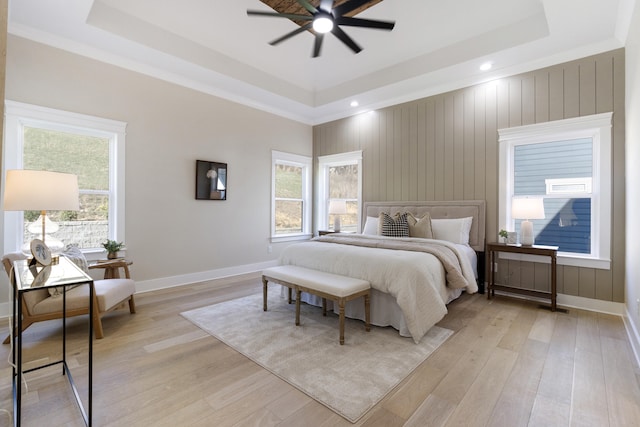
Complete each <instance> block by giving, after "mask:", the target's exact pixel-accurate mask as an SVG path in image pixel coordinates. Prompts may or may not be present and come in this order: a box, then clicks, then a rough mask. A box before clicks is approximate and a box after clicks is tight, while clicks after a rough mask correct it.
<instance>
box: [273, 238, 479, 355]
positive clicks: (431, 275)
mask: <svg viewBox="0 0 640 427" xmlns="http://www.w3.org/2000/svg"><path fill="white" fill-rule="evenodd" d="M349 238H350V239H353V238H354V237H353V236H350V237H349ZM358 239H362V240H363V242H364V244H365V245H371V244H372V242H374V240H380V239H382V240H384V239H390V240H389V241H390V242H393V244H395V245H398V242H402V247H405V246H407V248H408V246H410V245H418V247H417V248H416V250H418V251H411V250H404V249H403V250H398V249H383V248H379V247H366V246H365V247H363V246H355V245H353V244H339V243H328V242H323V241H320V240H318V239H315V240H312V241H310V242H304V243H299V244H295V245H291V246H289V247H287V248H286V249H285V250H284V251H283V253H282V255H281V256H280V264H292V265H299V266H302V267H307V268H313V269H316V270H321V271H327V272H331V273H335V274H341V275H345V276H350V277H355V278H360V279H365V280H368V281H369V282H370V283H371V287H372V288H374V289H377V290H379V291H381V292H384V293H388V294H390V295H392V296H393V297H394V298H395V300H396V302H397V303H398V306H399V307H400V309H401V310H402V313H403V315H404V317H405V321H406V325H407V328H408V330H409V333H410V334H411V336H412V338H413V339H414V341H415V342H416V343H417V342H419V341H420V339H421V338H422V337H423V336H424V334H425V333H426V332H427V331H428V330H429V329H430V328H431V327H432V326H433V325H435V324H436V323H437V322H438V321H440V319H442V318H443V317H444V315H445V314H446V313H447V307H446V294H447V292H446V285H447V284H446V283H445V277H446V274H449V273H446V272H445V271H444V268H443V266H442V264H441V263H440V261H439V260H438V259H437V258H436V257H435V256H434V255H431V254H429V253H425V252H421V251H420V248H419V246H420V245H421V244H423V243H424V242H425V241H427V242H429V243H432V244H433V243H435V244H438V245H441V246H442V247H444V248H449V249H450V250H451V251H453V253H454V254H455V258H457V260H458V263H459V269H460V270H459V273H460V274H461V276H462V277H463V278H464V280H465V281H466V286H465V290H466V291H467V292H469V293H474V292H477V290H478V287H477V284H476V281H475V275H474V272H473V268H472V267H471V263H470V262H469V260H468V258H467V257H466V255H465V254H463V253H462V252H461V251H460V250H459V249H458V248H457V247H456V245H454V244H452V243H449V242H445V241H441V240H429V239H412V238H401V239H399V238H381V237H380V236H375V237H372V236H364V235H363V236H359V237H358ZM332 240H336V239H332ZM405 242H406V245H404V243H405Z"/></svg>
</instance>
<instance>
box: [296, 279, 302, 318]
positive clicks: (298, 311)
mask: <svg viewBox="0 0 640 427" xmlns="http://www.w3.org/2000/svg"><path fill="white" fill-rule="evenodd" d="M300 294H302V291H301V290H300V289H298V288H296V326H299V325H300Z"/></svg>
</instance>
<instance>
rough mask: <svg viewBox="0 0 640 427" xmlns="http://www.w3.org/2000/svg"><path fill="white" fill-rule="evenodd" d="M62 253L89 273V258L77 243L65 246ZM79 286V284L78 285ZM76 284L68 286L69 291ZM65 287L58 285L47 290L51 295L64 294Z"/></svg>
mask: <svg viewBox="0 0 640 427" xmlns="http://www.w3.org/2000/svg"><path fill="white" fill-rule="evenodd" d="M62 254H63V255H64V256H65V257H66V258H68V259H69V261H71V262H73V263H74V264H75V265H77V266H78V267H80V269H81V270H82V271H84V272H85V273H87V274H89V264H87V259H86V258H85V256H84V254H83V253H82V251H81V250H80V248H79V247H78V244H77V243H73V244H69V245H67V246H66V247H65V248H64V251H62ZM76 286H79V285H76ZM76 286H67V291H69V290H70V289H73V288H75V287H76ZM63 289H64V286H56V287H54V288H47V290H48V291H49V295H50V296H52V297H57V296H60V295H62V291H63Z"/></svg>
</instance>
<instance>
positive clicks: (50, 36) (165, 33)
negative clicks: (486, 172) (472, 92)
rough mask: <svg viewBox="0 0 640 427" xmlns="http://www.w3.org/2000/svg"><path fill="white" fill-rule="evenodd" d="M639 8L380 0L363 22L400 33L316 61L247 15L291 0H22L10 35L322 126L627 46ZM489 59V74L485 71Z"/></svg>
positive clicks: (580, 2)
mask: <svg viewBox="0 0 640 427" xmlns="http://www.w3.org/2000/svg"><path fill="white" fill-rule="evenodd" d="M343 1H345V0H338V2H343ZM312 3H313V4H314V5H317V4H319V0H312ZM634 6H635V0H563V1H558V0H456V1H441V0H384V1H382V0H372V1H371V2H369V3H367V4H365V5H364V6H363V7H362V10H358V11H357V16H358V17H361V18H368V19H379V20H388V21H395V22H396V26H395V28H394V29H393V31H390V32H387V31H377V30H371V29H362V28H345V31H346V32H347V33H348V34H349V36H351V37H352V38H353V39H354V40H356V41H357V42H358V44H360V45H361V46H362V47H363V51H362V52H360V53H358V54H357V55H356V54H353V53H352V52H351V51H350V50H349V49H348V48H347V47H345V46H344V45H343V44H342V43H341V42H340V41H339V40H337V39H336V38H335V37H327V38H325V43H324V46H323V51H322V55H321V56H320V57H318V58H311V50H312V45H313V34H311V33H303V34H299V35H297V36H295V37H292V38H290V39H288V40H286V41H284V42H283V43H281V44H279V45H277V46H270V45H269V41H271V40H273V39H275V38H277V37H279V36H281V35H283V34H285V33H287V32H289V31H292V30H293V29H295V28H296V24H295V23H293V22H292V21H290V20H288V19H278V18H275V19H274V18H270V17H256V16H247V13H246V11H247V9H253V10H265V11H268V10H271V9H273V10H277V11H285V12H291V11H293V12H294V13H305V12H304V11H300V12H296V8H298V9H300V6H299V4H298V3H297V2H296V1H293V0H234V1H228V0H181V1H179V2H178V1H175V0H94V1H86V0H47V1H46V2H43V1H41V0H19V1H17V0H16V1H10V3H9V7H10V13H9V32H10V33H12V34H15V35H18V36H21V37H26V38H30V39H32V40H35V41H38V42H41V43H46V44H49V45H52V46H55V47H59V48H62V49H66V50H69V51H72V52H76V53H78V54H81V55H87V56H90V57H93V58H95V59H98V60H102V61H106V62H110V63H113V64H115V65H118V66H122V67H125V68H129V69H132V70H135V71H138V72H142V73H145V74H149V75H152V76H156V77H158V78H162V79H165V80H169V81H173V82H175V83H177V84H181V85H184V86H187V87H191V88H194V89H196V90H200V91H203V92H206V93H210V94H213V95H216V96H220V97H223V98H226V99H230V100H232V101H235V102H240V103H243V104H246V105H250V106H252V107H255V108H259V109H263V110H265V111H270V112H273V113H275V114H279V115H282V116H284V117H288V118H291V119H294V120H298V121H301V122H304V123H309V124H317V123H323V122H326V121H329V120H334V119H337V118H341V117H345V116H347V115H352V114H356V113H358V112H361V111H364V110H367V109H372V108H380V107H383V106H387V105H392V104H395V103H399V102H404V101H409V100H412V99H417V98H420V97H424V96H428V95H431V94H434V93H441V92H443V91H447V90H452V89H455V88H459V87H463V86H467V85H470V84H475V83H478V82H482V81H487V80H490V79H494V78H500V77H502V76H506V75H510V74H513V73H518V72H524V71H528V70H531V69H536V68H540V67H543V66H547V65H551V64H554V63H558V62H562V61H567V60H571V59H575V58H579V57H582V56H586V55H590V54H595V53H599V52H603V51H606V50H610V49H614V48H618V47H622V46H624V40H625V38H626V33H627V30H628V17H629V16H630V15H631V11H632V10H633V7H634ZM485 61H490V62H492V63H493V69H492V70H491V71H489V72H481V71H480V70H479V65H480V64H481V63H482V62H485ZM353 100H357V101H358V102H359V105H360V106H359V107H356V108H354V107H350V103H351V101H353Z"/></svg>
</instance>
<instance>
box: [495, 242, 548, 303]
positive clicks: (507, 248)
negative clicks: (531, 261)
mask: <svg viewBox="0 0 640 427" xmlns="http://www.w3.org/2000/svg"><path fill="white" fill-rule="evenodd" d="M498 252H509V253H516V254H522V255H540V256H548V257H550V258H551V292H544V291H538V290H535V289H524V288H516V287H512V286H506V285H496V283H495V280H496V278H495V276H496V275H495V272H494V270H493V269H494V263H495V257H496V255H495V254H496V253H498ZM487 256H488V258H489V259H488V264H489V268H488V272H489V281H488V292H487V299H491V297H492V296H494V295H495V291H496V289H497V290H499V291H505V292H511V293H516V294H522V295H528V296H533V297H538V298H545V299H549V300H550V301H551V311H556V299H557V291H556V262H557V258H558V247H557V246H538V245H532V246H523V245H507V244H505V243H488V244H487Z"/></svg>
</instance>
